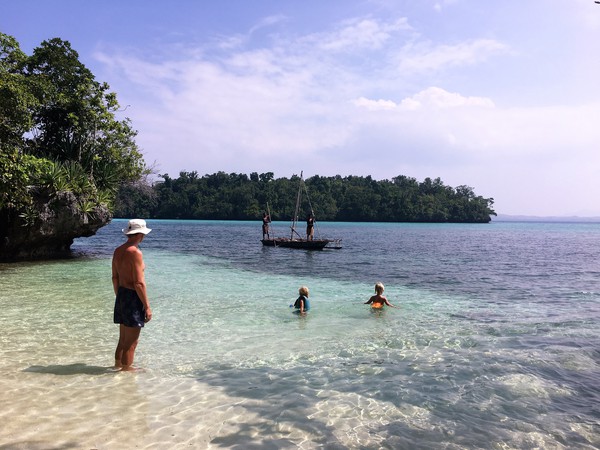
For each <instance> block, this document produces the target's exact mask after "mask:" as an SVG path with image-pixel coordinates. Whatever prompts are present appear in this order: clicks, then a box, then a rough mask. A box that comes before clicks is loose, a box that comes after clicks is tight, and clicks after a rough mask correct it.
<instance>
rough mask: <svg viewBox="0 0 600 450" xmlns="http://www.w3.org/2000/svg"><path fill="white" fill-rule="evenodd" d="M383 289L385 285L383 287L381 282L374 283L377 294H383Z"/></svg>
mask: <svg viewBox="0 0 600 450" xmlns="http://www.w3.org/2000/svg"><path fill="white" fill-rule="evenodd" d="M384 289H385V287H383V283H382V282H381V281H380V282H379V283H377V284H376V285H375V293H376V294H377V295H381V294H383V291H384Z"/></svg>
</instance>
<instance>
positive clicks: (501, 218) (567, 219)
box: [492, 214, 600, 223]
mask: <svg viewBox="0 0 600 450" xmlns="http://www.w3.org/2000/svg"><path fill="white" fill-rule="evenodd" d="M492 222H564V223H600V217H579V216H522V215H510V214H498V216H496V217H493V218H492Z"/></svg>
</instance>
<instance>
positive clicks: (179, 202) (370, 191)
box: [114, 172, 496, 223]
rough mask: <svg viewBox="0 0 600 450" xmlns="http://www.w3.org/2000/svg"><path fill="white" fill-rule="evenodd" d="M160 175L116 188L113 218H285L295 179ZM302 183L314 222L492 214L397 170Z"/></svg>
mask: <svg viewBox="0 0 600 450" xmlns="http://www.w3.org/2000/svg"><path fill="white" fill-rule="evenodd" d="M161 178H162V181H159V182H155V183H154V184H152V185H148V184H143V183H133V184H130V185H129V186H123V187H122V188H121V190H120V191H119V195H118V197H117V199H116V202H115V211H114V213H115V216H116V217H145V218H150V219H196V220H199V219H201V220H260V218H261V217H262V214H263V212H264V211H266V209H267V207H268V208H269V212H270V215H271V218H272V219H273V220H289V219H290V218H291V217H292V215H293V213H294V211H295V202H296V194H295V192H296V189H297V186H298V181H299V177H298V176H297V175H294V176H292V177H291V178H289V179H288V178H275V176H274V173H273V172H266V173H261V174H258V173H256V172H253V173H251V174H250V175H249V176H248V175H246V174H241V173H229V174H227V173H225V172H217V173H214V174H210V175H204V176H199V175H198V173H197V172H181V173H180V175H179V177H178V178H171V177H169V176H168V175H166V174H164V175H161ZM305 183H306V187H307V190H308V192H309V201H310V203H307V204H306V205H304V207H303V209H302V210H301V211H303V213H304V214H308V213H309V212H313V213H314V214H315V217H316V219H317V220H321V221H346V222H435V223H445V222H453V223H488V222H490V220H491V216H492V215H496V213H495V212H494V210H493V209H492V205H493V203H494V199H493V198H483V197H481V196H478V195H476V194H475V192H474V190H473V188H471V187H469V186H464V185H463V186H458V187H456V188H454V187H450V186H446V185H445V184H444V183H443V182H442V180H440V179H439V178H436V179H433V180H432V179H431V178H425V180H423V181H422V182H419V181H417V180H416V179H415V178H411V177H407V176H404V175H399V176H397V177H394V178H392V179H391V180H380V181H376V180H374V179H373V178H371V176H346V177H342V176H340V175H336V176H330V177H323V176H319V175H315V176H313V177H310V178H308V179H306V180H305ZM300 219H303V217H301V218H300Z"/></svg>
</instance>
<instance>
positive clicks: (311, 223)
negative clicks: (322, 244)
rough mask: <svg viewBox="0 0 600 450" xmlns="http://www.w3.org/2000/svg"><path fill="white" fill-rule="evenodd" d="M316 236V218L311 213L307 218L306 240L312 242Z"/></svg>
mask: <svg viewBox="0 0 600 450" xmlns="http://www.w3.org/2000/svg"><path fill="white" fill-rule="evenodd" d="M314 235H315V216H314V215H313V214H312V213H310V214H309V215H308V216H306V240H307V241H312V240H313V237H314Z"/></svg>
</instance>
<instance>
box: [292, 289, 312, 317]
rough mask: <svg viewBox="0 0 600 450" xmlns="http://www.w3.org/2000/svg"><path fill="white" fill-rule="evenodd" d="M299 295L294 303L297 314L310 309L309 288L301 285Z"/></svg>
mask: <svg viewBox="0 0 600 450" xmlns="http://www.w3.org/2000/svg"><path fill="white" fill-rule="evenodd" d="M298 294H299V297H298V298H297V299H296V303H294V308H295V311H294V313H295V314H306V312H307V311H308V310H309V309H310V302H309V301H308V294H309V292H308V288H307V287H306V286H301V287H300V289H298Z"/></svg>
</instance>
